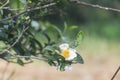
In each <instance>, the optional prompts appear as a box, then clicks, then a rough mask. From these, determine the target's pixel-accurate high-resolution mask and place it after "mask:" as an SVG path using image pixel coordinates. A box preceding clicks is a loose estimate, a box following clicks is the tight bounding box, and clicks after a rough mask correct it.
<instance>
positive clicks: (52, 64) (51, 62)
mask: <svg viewBox="0 0 120 80" xmlns="http://www.w3.org/2000/svg"><path fill="white" fill-rule="evenodd" d="M48 64H49V65H50V66H56V63H55V62H53V61H49V62H48Z"/></svg>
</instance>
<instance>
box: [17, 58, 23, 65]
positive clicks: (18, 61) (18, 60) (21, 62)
mask: <svg viewBox="0 0 120 80" xmlns="http://www.w3.org/2000/svg"><path fill="white" fill-rule="evenodd" d="M17 63H18V64H19V65H21V66H24V63H23V61H22V60H21V59H20V58H18V59H17Z"/></svg>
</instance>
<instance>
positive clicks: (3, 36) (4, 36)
mask: <svg viewBox="0 0 120 80" xmlns="http://www.w3.org/2000/svg"><path fill="white" fill-rule="evenodd" d="M7 39H8V35H7V34H6V33H5V32H2V31H1V32H0V40H7Z"/></svg>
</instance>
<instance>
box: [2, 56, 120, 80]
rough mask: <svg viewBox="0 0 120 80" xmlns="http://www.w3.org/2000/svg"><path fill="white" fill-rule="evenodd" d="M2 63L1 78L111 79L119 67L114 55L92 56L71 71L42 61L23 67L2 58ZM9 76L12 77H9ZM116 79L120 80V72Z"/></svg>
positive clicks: (27, 79) (35, 79) (41, 79)
mask: <svg viewBox="0 0 120 80" xmlns="http://www.w3.org/2000/svg"><path fill="white" fill-rule="evenodd" d="M0 65H1V66H0V78H2V79H1V80H110V79H111V78H112V76H113V74H114V73H115V71H116V69H117V68H118V66H119V62H118V59H115V58H113V56H112V57H110V56H109V57H106V58H100V57H99V58H96V57H92V58H91V57H90V58H89V59H88V58H87V59H86V60H85V63H84V64H74V65H72V66H73V69H72V70H71V71H65V72H60V71H59V70H57V69H56V68H55V67H51V66H49V65H48V64H47V63H44V62H41V61H40V62H37V63H32V64H27V65H25V66H24V67H22V66H19V65H17V64H13V63H10V64H7V63H6V62H5V61H3V60H0ZM6 65H7V68H6ZM12 73H13V74H12ZM11 74H12V76H11V77H10V75H11ZM8 77H10V78H9V79H7V78H8ZM114 80H120V72H119V73H118V74H117V76H116V77H115V79H114Z"/></svg>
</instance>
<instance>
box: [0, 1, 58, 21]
mask: <svg viewBox="0 0 120 80" xmlns="http://www.w3.org/2000/svg"><path fill="white" fill-rule="evenodd" d="M54 5H56V3H50V4H46V5H44V6H40V7H35V8H28V9H27V10H25V11H23V12H21V13H19V14H16V15H13V16H11V17H8V18H4V19H0V22H4V21H6V20H9V19H12V18H16V17H18V16H20V15H22V14H24V13H26V12H30V11H34V10H38V9H45V8H48V7H51V6H54Z"/></svg>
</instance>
